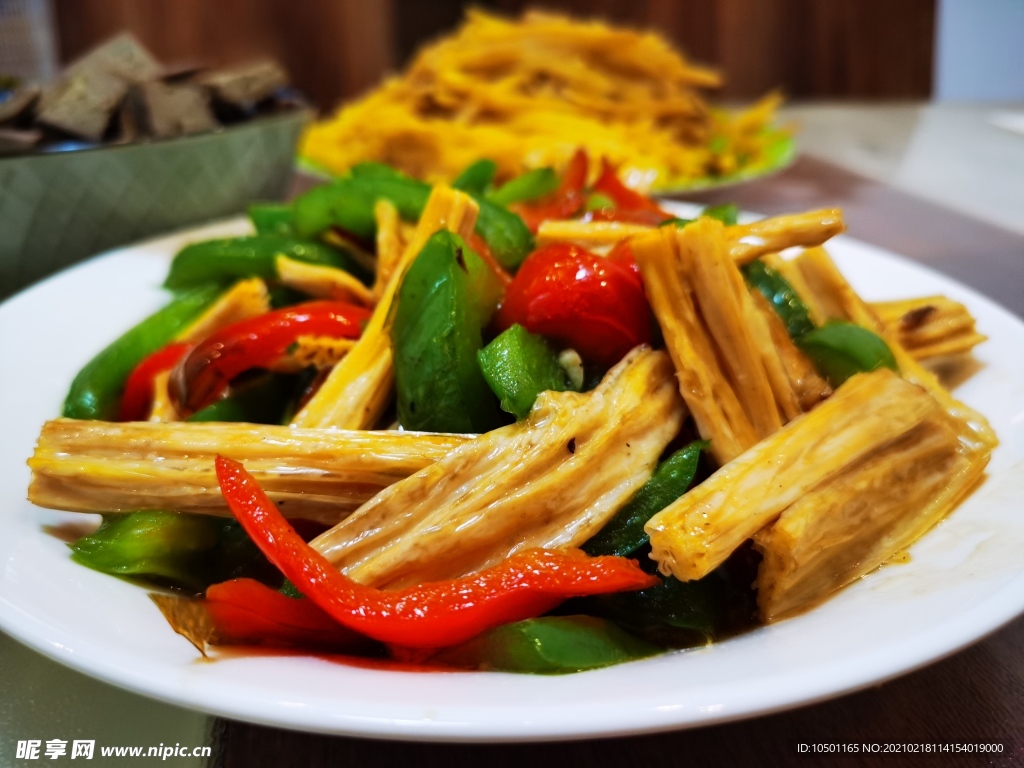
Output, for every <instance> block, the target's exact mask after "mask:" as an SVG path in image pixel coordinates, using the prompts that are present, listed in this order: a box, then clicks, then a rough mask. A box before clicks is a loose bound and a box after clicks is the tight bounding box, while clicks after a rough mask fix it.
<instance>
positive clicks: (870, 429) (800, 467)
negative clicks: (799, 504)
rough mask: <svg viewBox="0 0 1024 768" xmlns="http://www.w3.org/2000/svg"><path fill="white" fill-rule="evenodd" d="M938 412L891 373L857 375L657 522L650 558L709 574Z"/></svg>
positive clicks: (688, 574) (674, 570)
mask: <svg viewBox="0 0 1024 768" xmlns="http://www.w3.org/2000/svg"><path fill="white" fill-rule="evenodd" d="M938 410H939V405H938V403H936V401H935V399H934V398H932V397H930V396H929V395H928V393H927V392H925V391H924V390H923V389H921V388H920V387H918V386H915V385H913V384H911V383H909V382H907V381H904V380H903V379H901V378H899V376H897V375H896V374H895V373H893V372H892V371H890V370H888V369H880V370H877V371H874V372H872V373H867V374H858V375H856V376H854V377H853V378H851V379H850V380H849V381H847V382H846V383H845V384H844V385H843V386H842V387H840V388H839V390H838V391H837V392H836V393H835V394H834V395H832V397H830V398H829V399H828V400H826V401H825V402H824V403H822V404H821V405H819V406H818V407H817V408H815V409H814V410H813V411H810V412H808V413H805V414H803V415H802V416H799V417H798V418H796V419H794V420H793V421H791V422H790V423H789V424H787V425H786V426H785V427H783V428H782V429H781V430H779V431H778V432H776V433H775V434H774V435H772V436H771V437H769V438H767V439H766V440H762V441H761V442H760V443H758V444H757V445H755V446H754V447H753V448H751V449H750V450H748V451H747V452H746V453H744V454H743V455H741V456H739V457H738V458H736V459H734V460H733V461H731V462H729V463H728V464H726V465H725V466H723V467H722V468H721V469H719V470H718V471H717V472H716V473H715V474H713V475H712V476H711V477H710V478H708V479H707V480H705V481H704V482H703V483H701V484H700V485H698V486H697V487H696V488H694V489H693V490H691V491H689V492H688V493H686V494H685V495H684V496H682V497H680V498H679V499H678V500H677V501H675V502H673V503H672V504H670V505H669V506H668V507H666V508H665V509H663V510H662V511H661V512H659V513H658V514H656V515H655V516H654V517H653V518H651V520H650V521H648V523H647V525H646V527H645V530H646V531H647V533H648V534H649V535H650V537H651V557H652V558H653V559H654V560H656V561H657V562H658V569H659V570H660V571H661V572H662V573H664V574H666V575H667V574H672V575H674V576H675V577H676V578H677V579H680V580H682V581H690V580H692V579H699V578H701V577H703V576H706V575H707V574H709V573H710V572H711V571H713V570H714V569H715V568H717V567H718V566H719V565H721V564H722V563H723V562H725V560H726V558H727V557H729V555H730V554H732V552H734V551H735V550H736V548H737V547H739V546H740V545H741V544H742V543H743V542H744V541H746V540H747V539H749V538H751V537H752V536H753V535H754V534H756V533H757V532H758V531H760V530H761V529H762V528H764V527H765V526H767V525H769V524H771V523H772V522H774V521H775V519H776V518H778V516H779V515H780V514H781V513H782V512H783V510H785V509H786V508H787V507H789V506H790V505H791V504H793V503H794V502H795V501H796V500H797V499H799V498H800V497H801V496H803V495H804V494H805V493H807V492H808V491H809V490H811V489H812V488H814V487H815V486H817V485H818V484H819V483H821V482H823V481H825V480H828V479H829V478H831V477H835V476H837V475H839V474H840V473H841V472H843V471H844V470H846V469H847V468H848V467H850V466H851V465H853V464H855V463H856V462H857V461H859V460H860V459H861V458H863V457H864V456H867V455H869V454H871V453H873V452H875V451H877V450H878V449H879V448H881V447H882V446H884V445H886V444H888V443H890V442H892V441H893V440H896V439H898V438H899V437H901V436H902V435H904V434H906V433H907V432H909V431H910V430H911V429H913V428H914V427H916V426H917V425H918V424H920V423H921V422H922V421H923V420H924V419H926V418H928V417H929V416H931V415H933V414H935V413H936V412H937V411H938Z"/></svg>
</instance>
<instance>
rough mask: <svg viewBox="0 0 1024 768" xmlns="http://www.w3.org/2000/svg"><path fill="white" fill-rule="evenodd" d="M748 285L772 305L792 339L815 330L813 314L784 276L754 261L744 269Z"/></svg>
mask: <svg viewBox="0 0 1024 768" xmlns="http://www.w3.org/2000/svg"><path fill="white" fill-rule="evenodd" d="M743 277H744V279H745V280H746V281H747V285H749V286H750V287H751V288H755V289H757V291H758V292H760V294H761V295H762V296H764V297H765V298H766V299H768V303H769V304H771V305H772V309H774V310H775V313H776V314H777V315H778V316H779V317H780V318H781V319H782V322H783V323H785V324H786V330H787V331H788V332H789V336H790V338H792V339H794V340H796V339H799V338H800V337H801V336H803V335H804V334H806V333H810V332H811V331H813V330H814V323H813V322H811V313H810V310H808V309H807V305H806V304H804V302H803V299H801V298H800V295H799V294H798V293H797V292H796V291H795V290H794V289H793V286H792V285H790V284H789V281H788V280H786V278H784V277H783V276H782V275H780V274H779V273H778V272H776V271H775V270H774V269H772V268H771V267H769V266H767V265H765V264H764V263H762V262H760V261H752V262H750V263H749V264H747V265H746V266H745V267H743Z"/></svg>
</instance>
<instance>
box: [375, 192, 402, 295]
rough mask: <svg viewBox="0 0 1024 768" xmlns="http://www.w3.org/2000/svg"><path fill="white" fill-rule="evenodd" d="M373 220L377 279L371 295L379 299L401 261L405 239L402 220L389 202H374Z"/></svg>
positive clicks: (393, 205)
mask: <svg viewBox="0 0 1024 768" xmlns="http://www.w3.org/2000/svg"><path fill="white" fill-rule="evenodd" d="M373 218H374V220H375V221H376V223H377V278H376V280H374V283H373V295H374V296H375V297H377V298H380V297H381V296H383V295H384V291H385V290H386V289H387V285H388V281H389V280H390V279H391V275H392V274H394V272H395V269H396V268H397V267H398V264H399V262H400V261H401V260H402V252H403V251H404V250H405V239H404V237H403V236H402V219H401V217H400V216H399V215H398V208H396V207H395V204H394V203H392V202H391V201H390V200H384V199H381V200H378V201H377V202H376V204H375V205H374V206H373Z"/></svg>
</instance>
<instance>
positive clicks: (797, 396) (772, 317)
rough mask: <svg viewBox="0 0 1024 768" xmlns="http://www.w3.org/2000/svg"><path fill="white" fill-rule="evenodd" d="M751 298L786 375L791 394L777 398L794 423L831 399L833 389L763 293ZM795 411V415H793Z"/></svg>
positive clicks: (754, 293)
mask: <svg viewBox="0 0 1024 768" xmlns="http://www.w3.org/2000/svg"><path fill="white" fill-rule="evenodd" d="M750 296H751V298H752V299H753V300H754V305H755V306H756V307H757V311H758V313H759V314H760V315H761V317H762V319H763V320H764V322H765V324H766V325H767V326H768V333H769V334H770V335H771V341H772V344H773V345H774V347H775V352H776V353H777V354H778V357H779V360H780V362H781V364H782V368H783V370H784V371H785V374H786V379H787V382H788V390H787V391H785V392H781V393H780V392H777V393H776V397H777V398H779V403H780V407H783V413H784V414H785V416H786V419H787V421H791V420H792V419H795V418H796V417H797V416H798V415H799V414H800V413H803V412H804V411H809V410H811V409H812V408H814V407H815V406H816V405H818V403H820V402H821V401H822V400H824V399H825V398H826V397H828V396H829V395H831V394H832V387H830V386H829V384H828V382H827V381H826V380H825V379H824V378H822V377H821V375H820V374H819V373H818V371H817V370H815V368H814V364H813V363H811V361H810V360H809V359H808V357H807V355H805V354H804V353H803V352H801V351H800V349H799V348H798V347H797V346H796V344H795V343H794V342H793V339H792V337H790V335H789V331H788V330H787V328H786V324H785V323H784V322H782V318H780V317H779V315H778V313H777V312H776V311H775V309H774V308H773V307H772V306H771V305H770V304H769V303H768V300H767V299H765V297H764V296H762V295H761V293H760V291H756V290H752V291H751V292H750ZM785 395H791V397H792V400H789V399H785V400H784V399H783V396H785ZM794 409H795V412H793V411H794Z"/></svg>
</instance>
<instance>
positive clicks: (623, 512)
mask: <svg viewBox="0 0 1024 768" xmlns="http://www.w3.org/2000/svg"><path fill="white" fill-rule="evenodd" d="M707 447H708V442H707V441H706V440H695V441H694V442H692V443H690V444H688V445H686V446H684V447H682V448H680V449H679V450H678V451H676V452H675V453H673V454H672V455H671V456H669V457H668V458H667V459H665V461H663V462H661V464H659V465H658V468H657V469H656V470H654V474H653V475H651V477H650V479H649V480H648V481H647V482H646V483H644V484H643V486H641V488H640V490H639V491H637V492H636V493H635V494H633V498H631V499H630V500H629V501H627V502H626V504H625V505H624V506H623V507H622V509H620V510H619V511H618V512H617V513H616V514H615V517H613V518H612V519H611V520H609V521H608V523H607V524H606V525H605V526H604V528H602V529H601V530H600V531H598V532H597V534H596V535H595V536H593V537H592V538H591V539H590V540H589V541H588V542H586V543H585V544H584V545H583V551H584V552H586V553H587V554H588V555H591V556H594V557H596V556H598V555H619V556H621V557H628V556H629V555H631V554H633V553H634V552H636V551H637V550H638V549H640V547H642V546H644V545H645V544H647V542H648V541H649V540H650V537H649V536H648V535H647V533H646V532H645V531H644V525H646V524H647V521H648V520H650V519H651V518H652V517H654V515H656V514H657V513H658V512H660V511H661V510H663V509H664V508H665V507H667V506H668V505H669V504H671V503H672V502H673V501H675V500H676V499H678V498H679V497H680V496H682V495H683V494H684V493H686V491H687V490H689V488H690V485H691V484H692V483H693V478H694V476H696V474H697V467H698V465H699V463H700V454H701V451H703V450H704V449H706V448H707Z"/></svg>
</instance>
